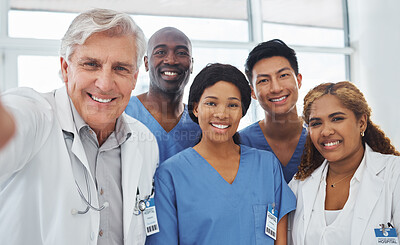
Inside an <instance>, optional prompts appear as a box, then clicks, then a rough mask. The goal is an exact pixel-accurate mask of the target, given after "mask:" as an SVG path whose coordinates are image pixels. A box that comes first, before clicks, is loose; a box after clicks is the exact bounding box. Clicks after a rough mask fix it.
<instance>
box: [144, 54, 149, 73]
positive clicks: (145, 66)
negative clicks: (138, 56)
mask: <svg viewBox="0 0 400 245" xmlns="http://www.w3.org/2000/svg"><path fill="white" fill-rule="evenodd" d="M143 60H144V68H146V71H149V58H147V55H145V56H144V57H143Z"/></svg>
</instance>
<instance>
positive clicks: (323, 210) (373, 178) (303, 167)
mask: <svg viewBox="0 0 400 245" xmlns="http://www.w3.org/2000/svg"><path fill="white" fill-rule="evenodd" d="M370 116H371V109H370V108H369V106H368V104H367V102H366V100H365V98H364V96H363V94H362V93H361V92H360V90H358V89H357V87H356V86H354V85H353V84H352V83H350V82H339V83H325V84H321V85H319V86H317V87H315V88H314V89H312V90H311V91H310V92H308V94H307V96H306V97H305V98H304V111H303V117H304V121H305V123H306V124H307V125H308V128H309V133H308V136H307V142H306V145H305V150H304V154H303V158H302V161H301V164H300V166H299V171H298V172H297V173H296V175H295V177H294V179H293V180H292V181H291V182H290V184H289V186H290V187H291V188H292V190H293V192H294V193H295V195H296V197H297V207H296V210H295V212H292V213H291V214H290V215H289V232H288V241H289V244H319V245H330V244H352V245H355V244H362V245H366V244H377V241H378V240H377V239H378V237H379V236H381V235H382V234H383V233H385V234H386V235H387V234H390V235H389V236H386V237H383V238H382V239H392V238H393V237H392V238H388V237H390V236H391V235H392V234H393V232H395V231H396V230H397V234H399V228H400V157H397V156H398V155H399V152H398V151H396V149H395V148H394V146H393V145H392V144H391V143H390V140H389V139H388V138H387V137H386V136H385V134H384V132H383V131H382V130H380V129H379V127H378V126H376V125H375V124H374V123H372V122H371V119H370ZM382 225H383V227H384V228H385V230H382ZM391 226H393V227H394V228H395V229H390V228H391ZM375 229H376V230H375ZM386 232H389V233H386ZM393 239H397V235H394V238H393ZM382 241H383V240H381V242H382Z"/></svg>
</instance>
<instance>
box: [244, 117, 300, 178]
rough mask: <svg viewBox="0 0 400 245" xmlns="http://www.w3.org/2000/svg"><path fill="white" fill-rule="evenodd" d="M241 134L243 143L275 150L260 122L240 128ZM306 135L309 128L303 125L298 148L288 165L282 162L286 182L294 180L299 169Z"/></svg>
mask: <svg viewBox="0 0 400 245" xmlns="http://www.w3.org/2000/svg"><path fill="white" fill-rule="evenodd" d="M239 135H240V143H241V144H243V145H247V146H250V147H253V148H256V149H260V150H266V151H270V152H272V153H273V152H274V151H273V150H272V149H271V146H270V145H269V144H268V141H267V139H266V138H265V136H264V133H263V132H262V130H261V127H260V125H259V122H255V123H253V124H251V125H250V126H248V127H246V128H244V129H242V130H240V131H239ZM306 136H307V129H306V128H305V127H303V131H302V132H301V135H300V139H299V143H297V146H296V149H295V150H294V153H293V155H292V157H291V158H290V160H289V162H288V164H287V165H286V166H283V165H282V164H281V167H282V171H283V175H284V176H285V180H286V183H289V182H290V181H291V180H292V178H293V176H294V174H295V173H296V172H297V170H298V166H299V165H300V161H301V155H303V150H304V144H305V143H306Z"/></svg>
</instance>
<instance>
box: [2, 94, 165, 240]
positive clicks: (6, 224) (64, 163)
mask: <svg viewBox="0 0 400 245" xmlns="http://www.w3.org/2000/svg"><path fill="white" fill-rule="evenodd" d="M1 99H2V103H3V104H4V105H5V106H6V107H8V108H9V111H10V112H11V113H12V114H13V115H14V117H15V118H16V121H17V135H16V137H15V138H14V139H13V140H12V141H11V142H10V144H8V145H7V146H6V147H5V148H4V149H2V150H1V151H0V241H1V242H0V243H1V244H13V245H19V244H21V245H22V244H23V245H25V244H35V245H38V244H49V245H54V244H57V245H62V244H65V245H71V244H77V245H78V244H79V245H80V244H97V237H98V231H99V221H100V214H99V212H97V211H94V210H90V211H89V212H88V213H86V214H83V215H81V214H77V215H72V214H71V210H72V209H77V210H85V208H86V205H85V204H84V202H83V201H82V199H81V197H80V195H79V193H78V191H77V187H76V185H75V182H74V176H73V170H72V167H71V166H72V165H71V160H70V156H69V154H68V150H67V148H66V145H65V141H64V136H63V133H62V130H63V129H65V130H67V131H71V132H75V135H77V134H76V129H75V125H74V122H73V117H72V113H71V106H70V103H69V100H68V95H67V93H66V89H65V87H63V88H61V89H58V90H55V91H53V92H51V93H47V94H39V93H37V92H35V91H33V90H32V89H26V88H22V89H21V88H19V89H16V90H13V91H9V92H6V93H5V94H3V95H2V98H1ZM122 116H123V117H125V119H126V122H128V125H129V127H130V128H131V130H132V136H131V137H130V138H129V139H128V140H127V141H126V142H125V143H124V144H122V145H121V161H122V180H121V182H122V194H123V229H124V231H123V234H124V244H129V245H130V244H144V242H145V239H146V235H145V228H144V222H143V217H142V215H138V216H136V215H134V214H133V209H134V205H135V200H136V193H137V187H138V186H139V188H140V196H141V198H142V199H143V197H144V196H146V195H149V194H150V193H151V189H152V178H153V174H154V172H155V169H156V167H157V165H158V147H157V142H156V139H155V137H154V136H153V134H151V132H150V131H149V130H148V129H147V128H146V127H145V126H144V125H143V124H142V123H140V122H139V121H137V120H135V119H133V118H131V117H129V116H127V115H125V114H123V115H122ZM72 152H73V154H74V157H77V158H78V159H79V160H80V161H81V162H82V163H83V165H82V167H84V168H86V169H87V171H89V182H90V187H91V198H92V205H93V206H95V207H98V206H99V203H98V199H97V193H96V187H95V183H94V180H93V177H92V176H91V174H90V170H89V165H88V162H87V159H86V155H85V152H84V148H83V146H82V142H81V141H80V138H79V137H75V138H74V141H73V143H72ZM80 171H81V172H82V173H83V168H82V170H80ZM83 176H84V175H83V174H81V176H77V177H76V180H77V182H78V184H79V186H80V188H81V189H82V191H83V193H85V196H86V197H87V190H86V183H85V179H84V178H83Z"/></svg>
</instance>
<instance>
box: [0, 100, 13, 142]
mask: <svg viewBox="0 0 400 245" xmlns="http://www.w3.org/2000/svg"><path fill="white" fill-rule="evenodd" d="M14 132H15V122H14V119H13V117H12V116H11V114H10V113H9V112H8V111H7V110H6V108H4V106H3V105H2V104H1V101H0V149H1V148H2V147H3V146H4V145H5V144H6V143H7V142H8V140H9V139H10V138H11V137H12V136H13V135H14Z"/></svg>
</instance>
